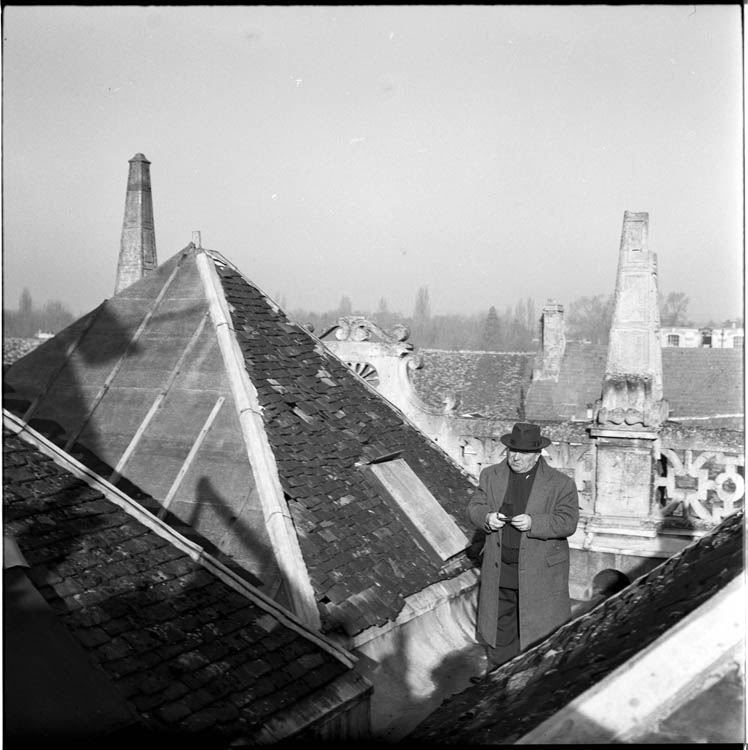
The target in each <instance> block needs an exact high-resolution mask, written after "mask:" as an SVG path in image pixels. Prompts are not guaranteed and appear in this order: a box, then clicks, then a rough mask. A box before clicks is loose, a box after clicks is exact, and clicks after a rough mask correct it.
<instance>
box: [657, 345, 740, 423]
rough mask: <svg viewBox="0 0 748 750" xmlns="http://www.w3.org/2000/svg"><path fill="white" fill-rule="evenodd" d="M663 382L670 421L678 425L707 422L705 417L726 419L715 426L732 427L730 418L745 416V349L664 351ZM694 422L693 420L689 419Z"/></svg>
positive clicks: (674, 349) (714, 420)
mask: <svg viewBox="0 0 748 750" xmlns="http://www.w3.org/2000/svg"><path fill="white" fill-rule="evenodd" d="M662 370H663V374H662V380H663V389H664V394H665V398H666V399H667V400H668V403H669V405H670V418H671V419H672V420H676V421H683V422H688V421H693V422H694V423H695V424H699V423H701V422H704V421H705V420H704V417H716V416H718V415H727V416H726V418H725V419H723V420H722V422H720V421H719V420H717V419H712V420H709V422H710V424H713V425H714V426H725V427H728V426H730V424H731V423H734V422H735V419H734V418H733V419H732V420H730V419H729V418H727V417H729V416H733V417H734V415H741V417H740V419H739V422H742V415H743V414H744V412H745V404H744V401H743V399H744V393H743V371H744V350H743V349H702V348H696V349H690V348H689V349H678V348H675V347H665V348H664V349H663V350H662ZM689 418H693V419H689Z"/></svg>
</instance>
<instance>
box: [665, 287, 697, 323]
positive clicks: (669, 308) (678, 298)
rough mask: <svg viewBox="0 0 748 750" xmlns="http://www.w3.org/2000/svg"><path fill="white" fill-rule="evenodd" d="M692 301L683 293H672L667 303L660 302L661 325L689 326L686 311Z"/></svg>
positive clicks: (666, 299) (667, 298)
mask: <svg viewBox="0 0 748 750" xmlns="http://www.w3.org/2000/svg"><path fill="white" fill-rule="evenodd" d="M689 302H690V300H689V299H688V297H686V295H685V294H684V293H683V292H670V293H669V294H668V296H667V297H666V298H665V301H664V302H662V301H660V325H663V326H685V325H688V318H687V316H686V311H687V310H688V303H689Z"/></svg>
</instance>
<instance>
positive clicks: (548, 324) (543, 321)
mask: <svg viewBox="0 0 748 750" xmlns="http://www.w3.org/2000/svg"><path fill="white" fill-rule="evenodd" d="M565 350H566V326H565V323H564V306H563V305H559V304H558V302H554V301H553V300H550V299H549V300H548V302H546V304H545V305H544V306H543V314H542V316H541V318H540V356H539V357H538V358H537V359H536V363H537V364H536V367H535V369H534V370H533V373H532V379H533V380H555V381H557V382H558V375H559V372H560V371H561V360H562V359H563V358H564V351H565Z"/></svg>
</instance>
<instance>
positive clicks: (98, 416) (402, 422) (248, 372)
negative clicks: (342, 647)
mask: <svg viewBox="0 0 748 750" xmlns="http://www.w3.org/2000/svg"><path fill="white" fill-rule="evenodd" d="M227 339H229V341H228V343H227ZM227 347H228V350H230V351H229V353H228V354H227ZM245 381H247V382H245ZM4 387H5V389H6V393H5V394H4V404H5V406H6V408H8V409H10V410H11V411H13V412H14V413H16V414H19V415H24V414H29V412H30V411H31V412H32V413H31V414H30V418H29V420H28V421H29V423H30V424H31V426H32V427H38V428H39V430H40V431H42V432H44V433H45V434H47V435H49V436H50V437H51V438H53V439H54V440H55V441H56V442H58V443H59V444H60V445H63V446H67V448H68V449H69V450H70V451H72V452H73V453H75V452H76V451H78V449H79V447H82V448H84V449H86V450H87V451H88V452H89V453H90V454H93V455H94V456H96V457H98V459H100V460H101V461H103V462H104V463H105V464H107V465H108V466H109V467H110V468H113V469H116V470H117V472H118V473H119V474H121V476H122V478H123V480H127V481H129V482H131V483H132V484H134V485H135V486H136V487H138V488H140V489H141V490H142V491H143V492H144V493H146V494H147V495H150V496H152V497H154V498H156V499H157V500H158V501H159V502H161V503H164V504H166V503H167V501H168V500H171V503H170V504H169V508H168V509H169V512H170V513H172V514H173V515H174V516H175V517H177V518H178V519H179V520H180V521H181V522H183V523H184V524H186V525H188V526H192V527H194V528H195V529H196V530H197V532H198V533H199V534H201V535H202V536H203V537H204V538H206V539H208V540H210V541H211V542H212V543H213V544H215V545H216V547H218V548H219V549H220V550H221V551H222V552H223V553H225V555H226V556H227V557H228V558H231V559H234V560H238V561H239V562H240V563H241V564H242V565H243V566H244V567H245V568H246V569H248V570H249V571H250V572H251V573H252V574H253V575H254V576H255V577H256V579H258V580H259V581H260V582H261V583H262V584H263V585H264V590H266V591H268V593H269V594H270V595H271V596H273V597H274V598H275V596H276V592H277V585H278V581H279V578H280V574H279V568H280V566H281V565H283V564H285V562H284V560H285V558H284V557H283V555H284V554H285V552H284V551H283V550H279V544H278V540H277V539H276V538H275V537H272V533H276V532H275V531H274V530H273V529H271V526H270V525H271V523H274V524H279V523H280V524H285V523H286V520H287V518H288V513H286V512H285V508H286V501H288V509H289V510H290V516H291V519H292V526H293V528H292V529H291V531H290V532H289V536H288V537H285V538H283V539H282V540H281V541H283V542H284V543H285V542H286V541H288V543H289V544H290V547H291V548H293V545H294V544H297V545H298V547H299V548H300V549H299V553H298V554H299V556H300V557H301V558H302V560H301V562H302V563H303V565H302V566H299V565H298V562H299V561H298V559H297V558H294V560H293V561H294V564H295V565H296V567H294V568H293V570H294V571H297V572H298V571H300V568H301V567H303V568H304V570H303V571H300V572H299V576H300V578H304V580H305V581H306V583H307V585H308V587H309V591H310V592H311V594H310V595H309V596H308V595H307V593H305V592H302V593H303V596H302V595H301V594H300V595H299V596H300V597H301V598H302V604H303V605H305V606H306V605H307V604H308V599H309V598H311V606H312V607H314V608H315V615H317V612H318V613H319V614H318V615H317V617H318V618H319V619H321V626H322V629H323V630H324V631H325V632H329V631H332V630H343V631H344V632H345V633H347V634H348V635H353V634H356V633H359V632H361V631H363V630H365V629H367V628H368V627H370V626H372V625H382V624H384V623H386V622H387V621H392V620H394V619H395V618H396V617H397V615H398V613H399V612H400V611H401V610H402V608H403V606H404V604H405V599H406V597H408V596H409V595H411V594H414V593H416V592H420V591H422V590H423V589H424V588H426V587H428V586H429V585H431V584H434V583H437V582H439V581H444V580H446V579H450V578H452V577H454V576H456V575H458V574H459V573H460V572H462V571H464V570H467V569H469V568H471V567H472V563H471V562H470V560H469V559H468V558H467V556H466V555H465V554H464V553H460V554H457V555H456V556H454V557H452V558H451V559H449V560H447V561H446V563H445V564H440V563H439V562H435V561H434V559H433V557H432V556H430V555H429V553H428V550H426V549H425V548H424V546H423V544H422V543H421V542H420V541H419V540H418V538H417V535H416V534H414V533H413V530H412V527H411V526H410V525H409V522H408V519H406V518H405V517H404V514H403V513H402V511H401V510H400V509H399V508H397V507H395V506H394V504H393V502H392V500H391V498H389V497H387V496H386V493H385V492H384V490H383V489H382V488H381V487H380V486H378V485H377V484H376V483H374V482H371V481H370V480H369V479H368V478H367V476H366V472H365V471H363V470H362V469H361V468H360V467H361V466H363V465H365V464H367V463H368V462H370V461H372V460H375V459H379V458H381V457H383V456H386V455H394V454H399V455H400V456H401V457H402V458H403V459H405V460H406V461H407V463H408V465H409V466H410V468H411V469H412V470H413V472H415V474H416V475H417V476H418V477H419V478H420V480H421V481H422V482H423V484H424V485H425V486H426V487H427V488H428V489H429V490H430V492H431V493H432V494H433V497H434V498H435V500H436V501H437V502H438V503H439V504H440V505H441V507H442V508H443V509H444V510H445V511H446V512H447V513H448V514H451V515H452V517H453V518H454V520H455V523H456V524H457V526H458V527H460V528H461V529H462V531H463V532H464V533H465V534H466V535H468V536H469V535H470V533H471V532H470V529H469V528H468V527H467V525H466V523H465V520H464V505H465V503H466V501H467V498H468V496H469V494H470V493H472V491H473V490H474V484H473V482H472V480H471V478H470V476H469V475H468V474H467V473H466V472H465V471H464V470H463V469H461V468H460V467H459V465H458V464H457V463H456V462H454V461H453V460H452V459H451V458H450V457H449V456H448V455H447V454H446V453H445V452H444V451H442V450H441V448H439V447H437V446H436V445H434V444H433V443H432V442H431V441H430V440H429V439H428V438H427V437H426V436H425V435H424V434H423V433H421V432H420V431H419V430H418V429H417V428H416V427H415V426H413V425H412V424H411V423H410V422H409V421H408V420H407V419H406V418H405V416H404V415H403V414H402V413H401V412H400V411H399V410H397V409H396V408H395V407H394V406H393V405H392V404H390V403H389V402H388V401H386V400H385V399H384V398H383V397H382V396H380V395H379V394H378V393H377V392H376V391H375V390H374V389H373V388H371V387H370V386H369V385H368V384H366V382H365V381H364V380H363V379H361V378H360V377H358V376H357V375H356V374H355V373H353V372H352V371H351V370H350V369H349V368H348V367H347V366H346V365H345V364H344V363H343V362H341V361H340V360H339V359H338V358H337V357H335V355H333V354H332V353H331V352H330V351H329V350H328V349H327V347H325V346H324V345H323V344H322V343H321V342H320V341H319V339H317V338H316V337H315V336H314V335H313V334H311V333H310V332H309V331H307V330H306V329H304V328H302V327H301V326H299V325H298V324H296V323H293V322H292V321H290V320H289V319H288V318H287V316H286V315H285V314H284V313H283V311H282V310H280V309H279V308H278V306H277V305H276V304H274V303H273V302H272V301H271V300H270V299H269V298H268V297H267V296H266V295H265V294H264V293H263V292H262V291H261V290H260V289H259V288H257V287H256V286H255V285H254V284H253V283H252V282H250V281H249V280H248V279H246V278H245V277H244V276H243V275H242V274H241V273H240V272H239V271H238V269H236V268H235V267H234V266H233V265H232V264H231V263H230V262H229V261H228V260H227V259H225V258H224V257H223V256H221V255H220V254H219V253H216V252H213V251H207V250H204V249H197V248H195V247H194V246H192V245H191V246H189V247H187V248H185V250H183V251H181V252H180V253H177V254H176V255H175V256H174V257H172V258H171V259H169V260H168V261H166V262H165V263H164V264H162V265H161V266H159V268H158V269H157V270H156V271H155V272H154V273H153V274H151V275H149V276H148V277H146V278H144V279H143V280H141V281H139V282H137V283H135V284H133V285H132V286H130V287H128V288H127V289H125V290H123V291H122V292H121V293H120V294H118V295H115V296H114V297H113V298H112V299H110V300H107V301H106V302H105V303H103V304H102V305H101V306H100V307H99V308H97V309H96V310H94V311H92V312H91V313H89V314H88V315H87V316H84V318H81V319H80V320H79V321H76V322H75V323H74V324H73V325H72V326H70V327H69V328H68V329H66V330H65V331H63V332H61V333H60V334H58V335H57V336H56V337H55V338H53V339H50V340H49V341H47V342H46V343H44V344H42V345H41V346H40V347H39V348H38V349H36V350H35V351H33V352H31V353H30V354H28V355H27V356H26V357H24V358H22V359H20V360H19V361H18V362H16V363H15V364H13V365H12V366H11V367H10V368H9V369H8V370H7V372H6V374H5V379H4ZM242 399H244V400H242ZM30 405H31V407H30ZM211 419H212V421H211ZM250 420H251V422H252V424H253V425H256V424H257V420H260V423H261V427H260V428H258V430H257V432H255V433H252V434H251V435H250V434H249V433H247V432H246V425H247V422H248V421H250ZM266 448H267V450H266ZM269 454H270V455H269ZM114 478H115V479H116V476H115V477H114ZM276 484H277V485H278V487H277V494H279V495H280V498H279V499H278V497H276ZM269 495H272V498H271V500H272V502H274V503H276V505H275V506H274V507H270V508H269V507H268V505H267V502H266V501H267V497H268V496H269ZM283 495H285V499H284V497H283ZM274 528H275V529H277V525H276V526H275V527H274ZM284 528H287V527H285V526H284ZM268 529H270V531H268ZM290 536H293V539H291V538H290ZM467 546H468V545H467V544H466V547H467ZM291 554H292V555H295V554H296V553H295V551H294V550H293V549H291ZM286 562H287V561H286ZM299 583H300V586H301V585H303V583H304V581H301V580H300V582H299ZM291 588H292V589H294V590H296V593H298V589H299V587H298V586H295V587H291ZM282 593H283V592H282V591H281V594H282ZM278 595H280V594H278ZM293 595H294V592H293V591H292V592H291V593H290V596H291V598H293ZM297 603H298V602H297ZM296 611H297V612H299V610H298V609H297V610H296ZM305 621H308V622H309V621H310V620H309V619H307V620H305Z"/></svg>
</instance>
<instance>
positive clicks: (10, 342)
mask: <svg viewBox="0 0 748 750" xmlns="http://www.w3.org/2000/svg"><path fill="white" fill-rule="evenodd" d="M41 343H42V339H37V338H18V337H14V336H10V337H8V338H4V339H3V364H4V365H9V364H12V363H13V362H15V361H16V360H17V359H20V358H21V357H24V356H26V355H27V354H28V353H29V352H31V351H33V350H34V349H36V347H37V346H39V344H41Z"/></svg>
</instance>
